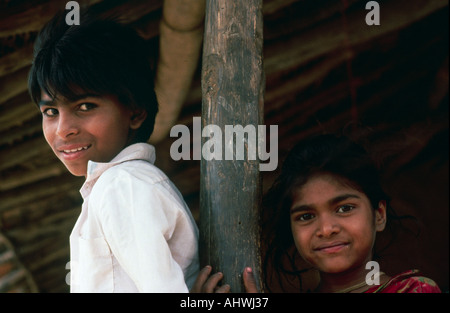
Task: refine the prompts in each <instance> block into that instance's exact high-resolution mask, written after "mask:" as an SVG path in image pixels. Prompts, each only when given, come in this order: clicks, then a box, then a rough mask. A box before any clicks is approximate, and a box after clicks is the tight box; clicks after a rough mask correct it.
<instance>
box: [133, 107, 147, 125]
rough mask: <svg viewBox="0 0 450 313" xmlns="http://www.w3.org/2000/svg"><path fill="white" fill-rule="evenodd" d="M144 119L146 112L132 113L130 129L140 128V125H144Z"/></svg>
mask: <svg viewBox="0 0 450 313" xmlns="http://www.w3.org/2000/svg"><path fill="white" fill-rule="evenodd" d="M146 118H147V111H145V110H136V111H133V112H132V114H131V122H130V128H131V129H135V130H136V129H138V128H139V127H141V125H142V123H144V121H145V119H146Z"/></svg>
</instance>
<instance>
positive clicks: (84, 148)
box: [62, 146, 89, 153]
mask: <svg viewBox="0 0 450 313" xmlns="http://www.w3.org/2000/svg"><path fill="white" fill-rule="evenodd" d="M87 149H89V146H85V147H79V148H74V149H64V150H62V152H64V153H75V152H78V151H81V150H87Z"/></svg>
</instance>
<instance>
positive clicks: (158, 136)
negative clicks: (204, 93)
mask: <svg viewBox="0 0 450 313" xmlns="http://www.w3.org/2000/svg"><path fill="white" fill-rule="evenodd" d="M204 16H205V1H204V0H165V1H164V5H163V16H162V18H161V23H160V39H159V40H160V41H159V45H160V47H159V49H160V52H159V59H158V65H157V72H156V79H155V91H156V95H157V97H158V102H159V112H158V114H157V115H156V120H155V129H154V131H153V134H152V136H151V138H150V142H151V143H153V144H155V143H157V142H159V141H161V140H162V139H164V138H165V137H167V135H168V134H169V131H170V128H171V127H172V126H173V125H174V124H175V122H176V121H177V119H178V116H179V114H180V111H181V108H182V106H183V104H184V101H185V100H186V96H187V94H188V92H189V88H190V86H191V84H192V79H193V77H194V73H195V70H196V68H197V64H198V61H199V58H200V51H201V44H202V38H203V20H204Z"/></svg>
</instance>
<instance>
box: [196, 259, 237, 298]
mask: <svg viewBox="0 0 450 313" xmlns="http://www.w3.org/2000/svg"><path fill="white" fill-rule="evenodd" d="M211 270H212V267H211V266H209V265H207V266H205V267H204V268H203V269H202V270H201V271H200V273H199V274H198V276H197V279H196V280H195V283H194V286H193V287H192V289H191V293H200V292H201V293H228V292H230V285H223V286H220V287H219V286H217V284H218V283H219V281H220V280H221V279H222V278H223V274H222V273H221V272H217V273H215V274H213V275H211V276H209V275H210V274H211Z"/></svg>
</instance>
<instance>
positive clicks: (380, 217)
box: [375, 200, 386, 231]
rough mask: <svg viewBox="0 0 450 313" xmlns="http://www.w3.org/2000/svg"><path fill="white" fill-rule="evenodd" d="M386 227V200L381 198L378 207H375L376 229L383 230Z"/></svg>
mask: <svg viewBox="0 0 450 313" xmlns="http://www.w3.org/2000/svg"><path fill="white" fill-rule="evenodd" d="M385 227H386V201H385V200H381V201H380V202H379V203H378V208H377V209H375V229H376V231H383V230H384V228H385Z"/></svg>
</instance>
